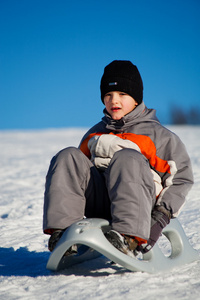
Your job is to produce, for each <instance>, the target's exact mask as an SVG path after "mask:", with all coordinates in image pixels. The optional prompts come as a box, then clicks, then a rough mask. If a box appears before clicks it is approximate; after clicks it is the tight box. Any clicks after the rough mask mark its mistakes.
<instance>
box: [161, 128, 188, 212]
mask: <svg viewBox="0 0 200 300" xmlns="http://www.w3.org/2000/svg"><path fill="white" fill-rule="evenodd" d="M164 135H165V134H164ZM167 136H168V137H167V138H164V139H163V138H162V142H163V141H164V142H163V143H162V145H160V147H159V149H157V153H158V154H157V155H158V156H159V157H162V158H163V159H165V160H167V162H168V164H169V166H170V172H166V173H164V174H160V176H161V178H162V185H163V190H162V192H161V193H160V195H159V198H158V201H157V203H158V204H161V205H164V206H165V208H167V209H168V210H169V211H170V212H171V214H172V216H173V217H176V216H177V215H178V213H179V211H180V209H181V207H182V206H183V204H184V202H185V198H186V196H187V194H188V192H189V190H190V189H191V187H192V184H193V172H192V166H191V161H190V158H189V156H188V154H187V151H186V148H185V146H184V144H183V143H182V142H181V140H180V139H179V137H177V136H176V135H175V134H173V133H171V132H170V134H167Z"/></svg>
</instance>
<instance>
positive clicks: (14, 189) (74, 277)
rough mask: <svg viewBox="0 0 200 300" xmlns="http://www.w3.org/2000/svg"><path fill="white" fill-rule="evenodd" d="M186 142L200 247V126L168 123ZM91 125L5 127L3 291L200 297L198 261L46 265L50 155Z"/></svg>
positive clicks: (188, 221)
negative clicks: (169, 266)
mask: <svg viewBox="0 0 200 300" xmlns="http://www.w3.org/2000/svg"><path fill="white" fill-rule="evenodd" d="M169 128H170V130H172V131H174V132H175V133H177V134H178V135H179V136H180V138H181V139H182V141H183V142H184V143H185V145H186V148H187V150H188V153H189V155H190V157H191V160H192V165H193V171H194V178H195V184H194V186H193V188H192V190H191V191H190V193H189V195H188V197H187V201H186V204H185V205H184V207H183V209H182V212H181V213H180V215H179V221H180V222H181V224H182V226H183V228H184V230H185V233H186V235H187V237H188V239H189V242H190V244H191V245H192V246H193V248H194V249H196V250H197V251H198V253H199V254H200V138H199V137H200V127H194V126H193V127H192V126H185V127H169ZM85 131H86V129H84V128H82V129H73V128H70V129H49V130H37V131H31V130H24V131H14V130H13V131H0V160H1V163H0V166H1V167H0V190H1V193H0V241H1V245H0V299H7V300H11V299H15V300H16V299H29V300H32V299H58V300H59V299H68V300H71V299H76V300H84V299H97V300H99V299H115V300H118V299H120V300H121V299H123V298H124V299H126V300H129V299H137V300H140V299H141V300H142V299H148V300H156V299H160V298H161V299H162V300H165V299H170V300H173V299H181V300H184V299H200V261H196V262H194V263H192V264H190V265H184V266H182V267H179V268H176V269H174V270H173V271H170V272H165V273H160V274H153V275H151V274H147V273H142V272H137V273H136V272H130V271H127V270H125V269H123V268H121V267H120V266H118V265H115V266H111V265H110V263H109V261H108V259H106V258H105V257H100V258H97V259H95V260H92V261H90V262H84V263H82V264H79V265H77V266H73V267H70V268H69V269H67V270H64V271H62V272H60V273H54V272H51V271H49V270H47V269H46V263H47V260H48V258H49V255H50V254H49V252H48V249H47V241H48V236H47V235H44V234H43V232H42V213H43V193H44V183H45V176H46V172H47V170H48V166H49V162H50V159H51V158H52V156H53V155H54V154H55V153H57V152H58V151H59V150H60V149H62V148H65V147H67V146H71V145H74V146H78V143H79V141H80V139H81V137H82V136H83V134H84V133H85Z"/></svg>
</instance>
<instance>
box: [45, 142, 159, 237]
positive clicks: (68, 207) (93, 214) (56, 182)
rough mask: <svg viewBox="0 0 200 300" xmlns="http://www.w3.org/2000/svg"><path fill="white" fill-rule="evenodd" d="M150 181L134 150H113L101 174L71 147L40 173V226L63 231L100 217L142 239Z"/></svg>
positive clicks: (151, 198) (146, 232)
mask: <svg viewBox="0 0 200 300" xmlns="http://www.w3.org/2000/svg"><path fill="white" fill-rule="evenodd" d="M155 201H156V195H155V185H154V182H153V176H152V173H151V171H150V167H149V163H148V160H147V159H146V158H145V157H144V156H143V155H142V154H141V153H139V152H137V151H135V150H132V149H123V150H120V151H118V152H116V153H115V154H114V156H113V158H112V159H111V162H110V165H109V167H108V168H107V169H106V171H105V172H104V173H101V172H99V171H98V169H97V168H96V167H95V166H94V165H93V164H92V163H91V161H90V160H89V159H88V158H87V157H86V156H85V155H84V154H83V153H82V152H81V151H80V150H79V149H77V148H75V147H69V148H66V149H64V150H62V151H60V152H59V153H58V154H57V155H56V156H55V157H53V159H52V161H51V164H50V167H49V171H48V173H47V177H46V186H45V197H44V218H43V229H44V232H45V230H47V229H49V228H53V229H58V228H59V229H65V228H67V227H68V226H70V225H71V224H72V223H74V222H76V221H79V220H81V219H83V217H84V216H86V217H87V218H104V219H107V220H110V221H111V225H112V228H113V229H114V230H117V231H118V232H120V233H124V234H127V235H134V236H138V237H141V238H144V239H148V237H149V234H150V224H151V210H152V208H153V206H154V204H155Z"/></svg>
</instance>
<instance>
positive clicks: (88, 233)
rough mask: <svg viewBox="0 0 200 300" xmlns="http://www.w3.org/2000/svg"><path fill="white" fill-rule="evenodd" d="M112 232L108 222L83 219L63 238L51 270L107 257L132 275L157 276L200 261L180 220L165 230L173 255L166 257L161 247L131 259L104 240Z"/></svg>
mask: <svg viewBox="0 0 200 300" xmlns="http://www.w3.org/2000/svg"><path fill="white" fill-rule="evenodd" d="M109 229H110V226H109V222H108V221H107V220H104V219H83V220H82V221H79V222H76V223H74V224H72V225H71V226H70V227H69V228H68V229H67V230H66V231H65V232H64V233H63V235H62V237H61V239H60V240H59V242H58V244H57V246H56V248H55V249H54V251H53V252H52V254H51V255H50V257H49V260H48V263H47V269H49V270H52V271H59V270H62V269H66V268H67V267H69V266H71V265H74V264H77V263H80V262H83V261H85V260H90V259H93V258H97V257H99V256H101V255H104V256H105V257H107V258H108V259H110V260H111V261H113V262H115V263H117V264H119V265H121V266H123V267H124V268H126V269H128V270H131V271H141V272H148V273H157V272H163V271H167V270H170V269H172V268H175V267H177V266H182V265H184V264H189V263H191V262H194V261H196V260H198V259H199V255H198V253H197V251H196V250H194V249H193V248H192V246H191V245H190V244H189V241H188V239H187V237H186V235H185V232H184V230H183V228H182V226H181V224H180V223H179V221H178V220H177V219H172V220H171V222H170V224H169V225H168V226H167V227H165V228H164V229H163V234H164V235H165V236H166V238H167V239H168V240H169V242H170V245H171V254H170V255H169V256H166V255H164V254H163V251H162V250H161V249H160V248H159V246H158V243H157V244H156V245H155V246H154V247H153V249H152V250H151V251H149V252H148V253H146V254H144V255H142V257H140V258H137V257H130V256H127V255H125V254H124V253H122V252H120V251H119V250H117V249H116V248H115V247H114V246H113V245H112V244H111V243H110V242H109V241H108V240H107V239H106V238H105V236H104V233H105V232H107V231H108V230H109ZM74 244H76V245H78V253H77V254H75V255H70V256H64V254H65V252H66V250H67V249H69V247H71V246H72V245H74Z"/></svg>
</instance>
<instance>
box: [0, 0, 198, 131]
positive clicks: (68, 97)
mask: <svg viewBox="0 0 200 300" xmlns="http://www.w3.org/2000/svg"><path fill="white" fill-rule="evenodd" d="M199 14H200V1H199V0H187V1H186V0H185V1H184V0H166V1H165V0H162V1H161V0H157V1H156V0H151V1H150V0H143V1H138V0H137V1H135V0H130V1H126V0H124V1H121V0H115V1H113V0H110V1H109V0H107V1H104V0H101V1H94V0H93V1H88V0H84V1H82V0H81V1H76V0H73V1H68V0H65V1H64V0H57V1H55V0H54V1H53V0H0V107H1V109H0V129H39V128H59V127H90V126H92V125H93V124H95V123H97V122H98V121H99V120H100V119H101V117H102V116H103V114H102V111H103V108H104V106H103V104H102V103H101V100H100V89H99V85H100V79H101V76H102V74H103V69H104V67H105V66H106V65H107V64H108V63H110V62H111V61H112V60H114V59H125V60H131V61H132V62H133V63H134V64H136V65H137V67H138V69H139V71H140V73H141V75H142V78H143V82H144V102H145V104H146V105H147V107H149V108H155V109H156V110H157V115H158V117H159V119H160V121H161V122H162V123H164V124H167V123H169V122H170V110H171V109H173V108H175V107H177V106H181V107H183V108H184V110H189V109H191V107H193V108H195V107H198V108H200V18H199Z"/></svg>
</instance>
